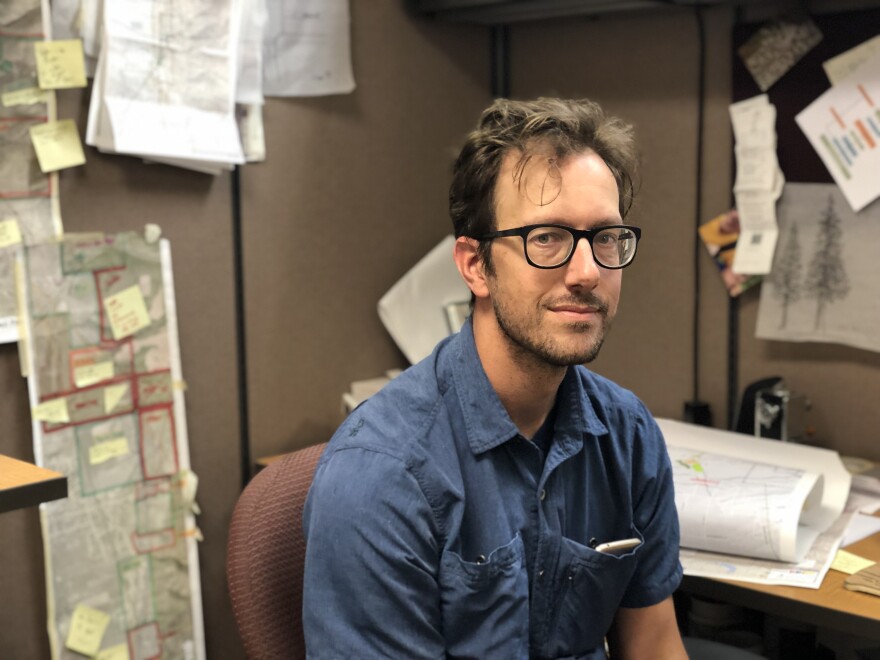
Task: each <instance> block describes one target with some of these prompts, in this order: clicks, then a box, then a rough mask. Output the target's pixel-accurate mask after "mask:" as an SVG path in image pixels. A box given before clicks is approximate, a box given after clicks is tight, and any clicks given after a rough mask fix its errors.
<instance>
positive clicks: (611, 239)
mask: <svg viewBox="0 0 880 660" xmlns="http://www.w3.org/2000/svg"><path fill="white" fill-rule="evenodd" d="M618 238H619V237H618V236H617V234H612V233H610V232H603V233H601V234H599V235H598V236H596V238H595V240H594V241H593V242H594V243H599V245H605V246H610V245H615V244H616V243H617V240H618Z"/></svg>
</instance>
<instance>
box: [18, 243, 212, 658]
mask: <svg viewBox="0 0 880 660" xmlns="http://www.w3.org/2000/svg"><path fill="white" fill-rule="evenodd" d="M170 263H171V261H170V249H169V246H168V243H167V241H164V240H162V241H157V242H147V241H146V240H145V239H144V237H143V236H141V235H139V234H135V233H122V234H117V235H104V234H79V235H78V234H68V235H66V236H65V238H64V240H62V241H58V242H54V243H45V244H41V245H36V246H30V247H28V248H27V249H26V250H25V251H24V273H25V276H24V280H25V287H24V289H25V296H26V297H25V300H26V307H27V309H26V314H25V319H24V329H25V330H26V336H25V339H26V345H27V350H26V352H27V354H28V355H27V359H28V364H29V371H30V378H29V380H28V383H29V389H30V398H31V406H32V409H33V419H34V421H33V424H34V454H35V456H36V458H37V462H38V463H39V464H40V465H43V466H45V467H48V468H51V469H53V470H58V471H60V472H62V473H64V474H65V475H67V478H68V491H69V495H68V498H67V499H64V500H59V501H57V502H50V503H46V504H43V505H42V506H41V516H42V526H43V540H44V544H45V558H46V583H47V591H48V601H49V606H48V611H49V636H50V643H51V646H52V655H53V658H70V659H72V658H81V657H82V656H83V655H88V656H97V657H99V658H102V657H106V658H114V659H116V658H131V660H145V659H147V658H163V659H164V658H168V659H171V658H203V657H204V636H203V630H202V613H201V594H200V591H199V567H198V555H197V548H196V537H197V536H198V530H197V528H196V526H195V521H194V516H193V512H194V511H197V507H196V505H195V501H194V497H195V486H196V479H195V475H193V474H192V472H190V470H189V450H188V441H187V434H186V420H185V417H184V407H183V385H182V384H183V381H182V374H181V367H180V357H179V352H178V341H177V322H176V314H175V305H174V296H173V281H172V277H171V267H170ZM23 345H24V344H23ZM101 653H103V654H104V655H101Z"/></svg>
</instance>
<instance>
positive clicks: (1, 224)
mask: <svg viewBox="0 0 880 660" xmlns="http://www.w3.org/2000/svg"><path fill="white" fill-rule="evenodd" d="M19 243H21V231H20V230H19V228H18V220H16V219H15V218H8V219H6V220H2V221H0V248H5V247H9V246H10V245H18V244H19Z"/></svg>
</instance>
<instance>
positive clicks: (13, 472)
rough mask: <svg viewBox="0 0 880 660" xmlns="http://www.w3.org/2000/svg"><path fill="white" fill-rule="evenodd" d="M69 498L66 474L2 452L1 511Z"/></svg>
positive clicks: (0, 460)
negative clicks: (10, 456) (4, 454)
mask: <svg viewBox="0 0 880 660" xmlns="http://www.w3.org/2000/svg"><path fill="white" fill-rule="evenodd" d="M63 497H67V477H65V476H64V475H63V474H61V473H60V472H55V471H54V470H47V469H46V468H41V467H39V466H36V465H34V464H32V463H26V462H24V461H19V460H16V459H14V458H9V457H8V456H3V455H0V513H3V512H5V511H12V510H13V509H22V508H24V507H28V506H34V505H36V504H39V503H40V502H48V501H50V500H59V499H61V498H63Z"/></svg>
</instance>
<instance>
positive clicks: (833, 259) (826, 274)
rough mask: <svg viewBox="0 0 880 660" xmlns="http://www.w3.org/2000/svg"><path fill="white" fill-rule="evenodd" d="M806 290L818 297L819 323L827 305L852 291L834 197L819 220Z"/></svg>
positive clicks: (817, 312) (817, 318)
mask: <svg viewBox="0 0 880 660" xmlns="http://www.w3.org/2000/svg"><path fill="white" fill-rule="evenodd" d="M804 288H805V291H806V293H807V295H808V296H809V297H810V298H815V299H816V302H817V303H818V304H817V306H816V324H815V326H814V327H815V328H818V327H819V324H820V323H821V322H822V314H823V313H824V312H825V307H826V306H827V305H828V304H830V303H833V302H834V301H835V300H838V299H841V298H845V297H846V294H848V293H849V278H847V276H846V269H845V268H844V262H843V228H842V227H841V220H840V216H839V215H837V213H836V212H835V210H834V198H833V197H831V196H830V195H829V196H828V206H827V208H826V209H825V211H824V212H823V213H822V217H821V219H820V220H819V232H818V234H817V235H816V250H815V252H814V253H813V258H812V260H811V261H810V267H809V269H808V271H807V281H806V284H805V287H804Z"/></svg>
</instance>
